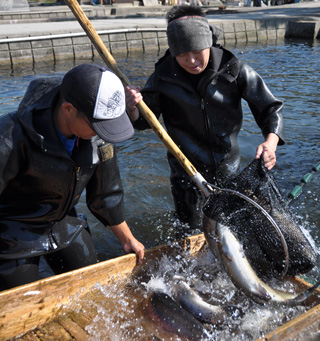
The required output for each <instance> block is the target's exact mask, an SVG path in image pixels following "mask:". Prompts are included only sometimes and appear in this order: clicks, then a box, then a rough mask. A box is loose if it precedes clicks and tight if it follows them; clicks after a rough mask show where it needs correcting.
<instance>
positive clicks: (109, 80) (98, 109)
mask: <svg viewBox="0 0 320 341" xmlns="http://www.w3.org/2000/svg"><path fill="white" fill-rule="evenodd" d="M115 89H116V91H115ZM124 112H125V95H124V88H123V85H122V83H121V81H120V79H119V78H118V77H117V76H115V75H114V74H113V73H112V72H110V71H105V72H103V73H102V76H101V82H100V86H99V90H98V94H97V99H96V104H95V108H94V112H93V117H94V118H95V119H98V120H111V119H114V118H117V117H119V116H121V115H122V114H123V113H124Z"/></svg>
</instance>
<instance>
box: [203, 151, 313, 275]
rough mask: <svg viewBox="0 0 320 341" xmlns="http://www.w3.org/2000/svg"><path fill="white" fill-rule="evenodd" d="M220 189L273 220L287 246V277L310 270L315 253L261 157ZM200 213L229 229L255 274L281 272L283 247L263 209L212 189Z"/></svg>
mask: <svg viewBox="0 0 320 341" xmlns="http://www.w3.org/2000/svg"><path fill="white" fill-rule="evenodd" d="M220 187H221V189H223V188H226V189H230V190H233V191H235V192H239V193H242V194H244V195H245V196H246V197H248V198H250V199H251V200H253V201H254V202H255V203H257V204H258V205H260V206H261V207H262V208H263V209H264V210H265V211H266V212H267V213H268V214H269V215H270V216H271V217H272V219H273V221H274V223H276V225H277V226H278V227H279V229H280V231H281V233H282V235H283V237H284V239H285V242H286V245H287V252H288V255H289V264H288V269H287V270H288V271H287V273H288V274H289V275H296V274H302V273H306V272H308V271H310V270H311V269H312V267H313V266H314V265H315V262H316V258H317V256H316V252H315V250H314V249H313V247H312V246H311V244H310V242H309V240H308V239H307V238H306V236H305V235H304V233H303V231H302V229H301V228H300V226H299V224H298V222H297V221H296V219H295V218H294V215H293V213H292V212H291V211H290V208H289V206H288V202H287V201H286V200H285V198H284V197H283V195H282V194H281V192H280V191H279V189H278V186H277V184H276V180H275V178H274V177H273V175H272V174H271V173H270V172H268V170H267V168H266V167H265V166H264V164H263V159H262V157H261V158H260V159H257V160H254V161H253V162H251V164H249V165H248V166H247V167H246V168H245V169H244V170H243V171H242V172H241V173H240V174H239V175H238V176H236V177H235V178H233V179H229V180H226V181H224V183H223V184H221V186H220ZM203 211H204V213H205V214H206V216H207V217H209V218H211V219H213V220H215V221H217V222H219V223H221V224H224V225H227V226H229V227H230V228H231V229H232V231H233V232H234V233H235V234H236V235H237V238H238V239H239V240H240V241H241V243H242V245H243V248H244V252H245V254H246V257H247V258H248V259H249V261H250V263H251V264H252V266H253V267H254V268H255V270H256V271H257V272H258V273H261V274H264V275H266V274H269V273H270V272H272V273H273V275H279V274H280V273H282V272H283V269H284V266H285V250H284V247H283V243H282V241H281V238H280V237H279V234H278V232H277V231H276V229H275V227H274V226H273V225H272V223H271V222H270V219H268V218H267V217H266V215H265V214H264V213H263V212H262V211H263V210H262V209H259V208H257V207H256V206H254V205H252V203H250V202H248V201H247V200H244V199H243V198H242V197H239V196H237V195H234V194H232V193H230V192H224V191H223V190H219V189H215V187H214V188H213V190H212V193H211V194H210V196H209V197H208V199H207V201H206V203H205V205H204V207H203Z"/></svg>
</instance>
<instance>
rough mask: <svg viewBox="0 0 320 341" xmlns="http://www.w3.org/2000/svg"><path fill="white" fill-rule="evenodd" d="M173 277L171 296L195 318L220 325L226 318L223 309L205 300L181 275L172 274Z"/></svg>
mask: <svg viewBox="0 0 320 341" xmlns="http://www.w3.org/2000/svg"><path fill="white" fill-rule="evenodd" d="M173 279H174V281H175V283H174V285H173V289H172V293H173V297H174V298H175V300H176V301H177V302H178V303H179V304H180V305H181V306H182V307H183V308H184V309H185V310H187V311H188V312H189V313H190V314H192V315H193V316H194V317H195V318H196V319H198V320H199V321H201V322H205V323H211V324H214V325H220V324H222V323H223V322H224V321H225V320H226V317H227V313H226V312H225V310H223V309H222V308H221V307H218V306H215V305H212V304H209V303H207V302H205V301H204V300H203V299H202V298H201V297H200V296H199V295H198V294H197V293H196V292H195V291H194V290H193V289H191V288H190V286H189V285H188V284H187V283H186V282H185V281H184V280H183V278H182V277H181V276H174V277H173Z"/></svg>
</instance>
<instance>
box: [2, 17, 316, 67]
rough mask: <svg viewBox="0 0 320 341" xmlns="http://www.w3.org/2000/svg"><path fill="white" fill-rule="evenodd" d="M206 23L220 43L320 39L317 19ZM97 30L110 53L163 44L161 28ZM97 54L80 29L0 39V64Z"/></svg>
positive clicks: (8, 64)
mask: <svg viewBox="0 0 320 341" xmlns="http://www.w3.org/2000/svg"><path fill="white" fill-rule="evenodd" d="M209 22H210V23H211V24H214V25H216V26H218V27H220V28H221V29H222V30H223V33H222V35H221V37H220V39H219V42H220V43H221V44H222V45H224V44H228V43H238V42H241V43H247V42H265V41H268V40H273V41H274V40H283V39H284V38H285V37H298V38H304V39H316V38H320V37H319V24H318V22H307V23H306V22H291V21H286V20H283V19H282V20H281V19H278V20H276V19H275V20H255V21H248V20H244V21H243V20H239V21H233V22H231V21H228V22H222V21H219V22H217V21H210V20H209ZM98 33H99V35H100V37H101V39H102V40H103V42H104V43H105V45H106V47H107V48H108V49H109V51H110V52H111V53H115V52H119V51H121V52H130V51H135V50H143V51H150V50H151V49H153V50H154V49H157V50H160V49H164V48H166V47H167V39H166V33H165V28H132V29H119V30H108V31H101V32H98ZM97 54H98V53H97V51H96V50H95V48H94V46H93V45H92V43H91V42H90V40H89V38H88V37H87V36H86V34H85V33H84V32H82V33H69V34H60V35H47V36H35V37H24V38H8V39H7V38H3V39H0V67H14V66H16V65H18V64H23V63H37V62H40V61H60V60H68V59H90V58H94V57H95V56H96V55H97Z"/></svg>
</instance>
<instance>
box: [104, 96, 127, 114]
mask: <svg viewBox="0 0 320 341" xmlns="http://www.w3.org/2000/svg"><path fill="white" fill-rule="evenodd" d="M122 103H123V96H122V94H121V92H120V91H118V90H117V91H116V92H115V93H114V94H113V95H112V96H111V97H110V98H109V102H108V104H107V112H106V113H105V116H106V118H109V119H111V118H115V117H119V116H120V115H121V114H122V113H123V110H122Z"/></svg>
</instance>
